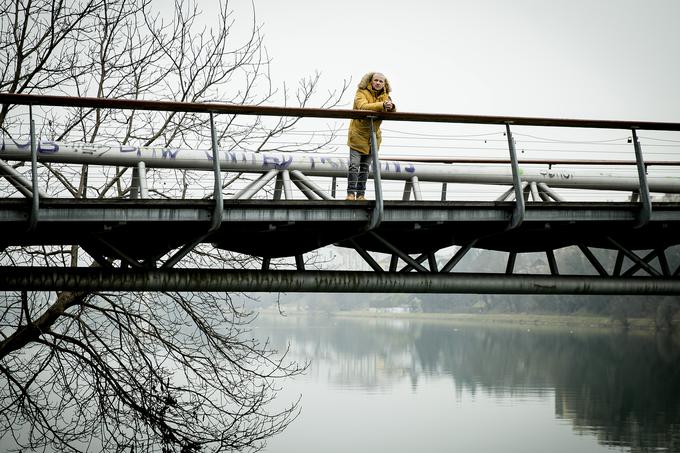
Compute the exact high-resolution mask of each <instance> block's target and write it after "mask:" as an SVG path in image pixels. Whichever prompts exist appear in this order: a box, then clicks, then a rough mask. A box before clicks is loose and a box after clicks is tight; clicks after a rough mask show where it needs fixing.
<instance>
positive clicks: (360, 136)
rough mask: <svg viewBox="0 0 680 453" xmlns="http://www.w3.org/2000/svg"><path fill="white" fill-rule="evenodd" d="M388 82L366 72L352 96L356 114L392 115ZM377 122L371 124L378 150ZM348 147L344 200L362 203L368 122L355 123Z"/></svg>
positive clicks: (367, 159)
mask: <svg viewBox="0 0 680 453" xmlns="http://www.w3.org/2000/svg"><path fill="white" fill-rule="evenodd" d="M390 91H392V90H391V89H390V82H389V81H388V80H387V78H386V77H385V76H384V75H383V74H381V73H379V72H369V73H368V74H366V75H364V76H363V77H362V79H361V82H359V85H358V89H357V92H356V94H355V95H354V106H353V108H354V109H355V110H372V111H375V112H394V111H396V109H397V108H396V106H395V105H394V103H393V102H392V98H391V97H390ZM380 123H381V121H380V120H374V121H373V127H374V128H375V136H376V139H377V144H376V145H377V146H378V147H380V142H381V133H380ZM347 145H348V146H349V168H348V171H347V198H346V200H365V199H366V198H365V196H364V193H365V192H366V180H367V179H368V167H369V165H370V164H371V158H372V156H371V122H370V120H369V119H354V120H352V122H351V123H350V125H349V133H348V134H347Z"/></svg>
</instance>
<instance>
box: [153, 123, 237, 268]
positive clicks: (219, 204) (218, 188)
mask: <svg viewBox="0 0 680 453" xmlns="http://www.w3.org/2000/svg"><path fill="white" fill-rule="evenodd" d="M210 138H211V141H212V152H213V174H214V177H215V185H214V187H213V199H214V200H215V208H214V209H213V215H212V221H211V222H210V228H209V229H208V231H206V232H205V233H203V234H202V235H200V236H199V237H197V238H196V239H194V240H193V241H192V242H190V243H187V244H184V246H182V248H181V249H179V250H178V251H177V253H175V254H174V255H172V256H171V257H170V258H168V260H167V261H166V262H165V263H163V266H162V267H163V268H170V267H173V266H174V265H175V264H177V263H178V262H179V260H181V259H182V258H184V257H185V256H186V255H187V254H188V253H189V252H190V251H192V250H193V249H194V247H196V245H197V244H198V243H200V242H201V241H202V240H203V239H205V238H206V237H208V236H209V235H210V233H212V232H213V231H216V230H217V229H218V228H219V227H220V225H222V216H223V213H224V200H223V198H222V173H221V172H220V151H219V148H218V145H217V132H216V131H215V121H214V119H213V113H212V112H210Z"/></svg>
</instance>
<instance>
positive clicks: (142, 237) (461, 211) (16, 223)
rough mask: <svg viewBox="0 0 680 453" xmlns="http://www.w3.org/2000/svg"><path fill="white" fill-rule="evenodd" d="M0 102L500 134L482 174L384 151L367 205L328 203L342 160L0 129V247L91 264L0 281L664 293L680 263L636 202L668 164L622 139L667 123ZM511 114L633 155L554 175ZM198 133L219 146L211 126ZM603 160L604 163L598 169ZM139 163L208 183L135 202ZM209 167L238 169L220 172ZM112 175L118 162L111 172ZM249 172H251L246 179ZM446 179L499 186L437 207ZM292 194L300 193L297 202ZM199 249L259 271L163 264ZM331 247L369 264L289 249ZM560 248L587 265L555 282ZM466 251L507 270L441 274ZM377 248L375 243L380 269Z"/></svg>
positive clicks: (654, 213) (678, 280)
mask: <svg viewBox="0 0 680 453" xmlns="http://www.w3.org/2000/svg"><path fill="white" fill-rule="evenodd" d="M0 102H3V103H11V104H33V105H56V106H78V107H89V108H113V109H138V110H139V109H148V110H164V111H179V112H205V113H206V114H207V113H210V115H211V123H212V120H213V115H215V114H257V115H272V116H298V117H328V118H372V119H374V118H378V119H387V118H389V119H390V120H396V121H436V122H465V123H481V124H498V125H502V126H503V127H504V131H505V133H506V135H507V141H508V153H509V159H508V160H507V162H506V167H505V168H502V169H498V168H497V167H494V168H489V169H487V168H486V167H485V164H489V163H494V164H498V163H499V161H497V160H494V161H492V160H490V159H487V160H486V161H485V160H484V159H468V160H464V159H462V160H460V161H459V162H457V163H454V164H450V163H433V162H422V161H418V160H417V159H411V160H407V161H404V160H401V159H399V158H390V159H388V160H382V161H381V162H380V163H379V164H378V163H377V161H376V162H374V164H375V165H374V166H373V175H374V181H375V201H367V202H345V201H335V200H334V198H335V187H336V178H337V177H342V176H343V175H344V174H345V171H346V170H345V169H346V165H347V163H346V159H344V157H343V158H338V157H336V156H333V155H327V156H322V155H309V154H299V153H291V154H284V153H248V152H227V151H224V150H222V151H221V152H220V153H217V154H214V153H212V151H207V152H205V151H195V150H193V151H191V150H162V149H153V148H133V147H121V146H113V147H112V146H104V145H89V144H62V143H53V142H38V141H37V140H36V139H32V141H31V142H24V143H22V142H20V141H16V142H15V141H13V140H10V139H8V138H7V137H5V138H4V139H3V145H2V148H1V149H0V172H1V174H2V175H3V176H5V178H6V181H7V182H9V183H11V184H12V185H11V186H10V185H9V184H6V185H5V186H4V187H6V188H7V191H6V193H7V194H8V195H7V196H4V197H3V198H2V199H0V224H1V225H2V227H1V228H2V236H1V237H0V245H2V246H3V247H10V246H21V247H28V246H38V245H40V246H43V245H44V246H51V245H78V246H80V247H81V248H82V250H84V251H85V252H87V254H88V255H89V256H90V257H91V259H92V260H93V261H94V262H96V263H98V264H99V266H96V267H77V268H54V267H49V268H47V267H45V268H36V267H21V266H18V267H4V268H2V269H0V288H2V289H60V290H61V289H87V290H93V289H116V290H126V289H135V290H143V289H153V290H181V289H185V290H192V291H193V290H246V291H258V290H259V291H273V290H286V291H295V290H299V291H354V292H361V291H375V292H390V291H392V292H494V293H581V292H583V293H608V294H614V293H617V294H637V293H644V294H680V265H679V264H678V263H676V262H674V261H673V260H674V259H675V255H676V254H677V253H675V254H674V253H673V252H677V247H676V246H678V245H680V235H678V233H677V232H678V231H680V203H677V202H669V201H665V202H662V201H654V202H652V197H651V195H650V192H664V193H680V180H679V179H678V178H677V174H678V172H677V170H678V168H680V161H647V162H645V160H644V159H643V154H642V147H641V145H640V142H639V140H638V137H637V131H638V130H665V131H680V124H675V123H641V122H637V123H635V122H611V121H579V120H550V119H531V118H500V117H469V116H459V115H428V114H409V113H394V114H377V113H374V112H360V111H347V110H316V109H285V108H275V107H246V106H229V105H217V104H179V103H164V102H146V101H121V100H102V99H85V98H77V99H76V98H65V97H33V96H24V95H10V94H0ZM371 121H372V120H371ZM511 124H512V125H527V126H547V125H551V126H562V127H577V128H578V127H586V128H607V129H627V130H630V131H632V132H631V133H632V140H631V142H632V144H631V147H632V148H633V151H634V153H635V156H636V159H635V160H634V161H630V162H621V161H609V162H606V161H597V162H595V161H590V162H584V161H581V162H577V161H572V162H559V164H560V165H565V164H572V167H575V168H577V169H575V170H574V169H570V168H571V167H560V168H564V170H560V171H559V172H555V171H554V170H553V165H555V164H556V162H551V161H541V162H518V160H517V156H516V152H515V149H514V140H513V136H512V131H511V128H510V125H511ZM513 127H514V126H513ZM212 143H213V149H217V148H218V147H217V140H216V138H215V134H214V131H213V139H212ZM213 156H217V157H218V158H217V159H213ZM12 161H25V162H31V164H32V165H31V168H32V171H30V172H27V174H22V173H21V172H20V170H21V169H20V168H15V166H12V165H10V163H9V162H12ZM38 162H41V163H43V164H45V165H51V164H53V163H59V164H68V165H74V164H80V165H92V166H94V165H97V166H102V168H104V169H106V168H108V169H110V170H113V169H115V168H123V169H126V168H132V169H133V172H132V176H133V177H132V180H131V182H130V184H129V186H128V187H127V192H126V193H127V198H104V197H102V198H98V199H76V198H74V197H72V196H71V197H69V198H63V197H54V196H52V193H53V192H51V190H52V191H53V187H48V186H46V185H45V182H46V181H48V180H50V179H54V178H48V177H46V176H44V173H43V176H41V173H40V169H39V168H38V166H37V164H38ZM520 164H521V167H520ZM586 164H590V165H589V166H588V165H586ZM595 165H596V166H595ZM614 165H615V166H616V168H617V172H615V173H609V172H607V171H606V170H602V169H603V168H605V167H606V166H614ZM651 166H655V167H664V168H666V169H670V170H669V171H670V173H666V174H663V173H662V174H660V175H653V174H648V171H647V170H648V169H649V168H650V167H651ZM626 167H627V168H626ZM153 168H160V169H186V170H191V171H200V170H210V171H212V172H213V175H214V178H213V181H214V184H213V190H211V191H208V192H205V191H204V192H200V190H199V192H200V193H197V194H194V195H195V197H194V198H192V199H186V198H173V199H163V198H158V197H151V196H149V193H150V192H149V187H148V186H149V181H148V179H147V177H146V174H147V171H148V169H153ZM629 169H630V170H629ZM674 170H675V172H674ZM116 171H117V170H116ZM116 171H113V173H116ZM223 171H229V172H236V173H238V175H240V176H241V177H240V178H230V179H227V178H223V176H222V172H223ZM667 171H668V170H667ZM123 173H124V172H118V173H117V174H116V176H115V178H120V177H121V175H122V174H123ZM247 174H256V175H258V176H257V177H255V178H252V177H251V178H250V179H248V178H247V177H245V175H247ZM322 178H325V179H322ZM329 178H332V179H331V181H332V183H331V190H330V191H326V190H324V189H323V188H322V187H323V186H324V184H325V183H324V182H320V181H329ZM111 179H112V180H113V179H114V177H111ZM399 181H401V183H402V184H403V191H402V190H401V189H400V193H399V199H387V197H385V191H384V189H385V187H387V186H388V185H395V184H397V183H398V182H399ZM114 183H115V182H111V184H114ZM425 183H430V184H434V183H438V184H439V185H440V187H441V196H440V197H439V200H437V201H435V200H424V197H423V195H422V191H421V186H422V185H423V184H425ZM453 183H466V184H487V185H490V186H506V187H503V189H502V190H505V189H506V188H507V186H509V189H508V190H507V191H505V192H504V193H502V194H501V195H500V196H498V197H497V198H496V199H495V200H485V201H467V200H466V201H450V200H447V184H453ZM52 184H54V182H52ZM229 184H232V187H236V190H235V194H234V196H233V197H232V198H231V199H228V200H224V199H223V188H224V187H225V186H227V185H229ZM294 187H295V188H297V189H299V193H301V194H302V195H304V199H299V198H300V197H299V196H298V192H294V190H293V188H294ZM559 188H568V189H588V190H593V189H608V190H612V189H613V190H620V191H631V192H634V195H635V197H634V198H633V199H634V200H635V201H619V202H604V201H596V202H593V201H588V202H585V201H578V202H569V201H565V200H564V198H563V196H562V195H560V193H559V192H558V191H557V190H556V189H559ZM3 190H4V189H3ZM41 192H44V193H42V194H41ZM263 193H268V194H269V195H268V198H267V199H262V197H261V194H263ZM14 194H23V195H24V197H23V198H20V197H17V196H14ZM33 194H36V196H33ZM47 195H50V196H47ZM296 197H297V198H296ZM530 200H531V201H530ZM638 200H639V201H638ZM199 243H209V244H213V245H214V246H215V247H217V248H219V249H224V250H228V251H231V252H238V253H242V254H245V255H251V256H255V257H258V262H259V263H261V265H260V266H259V267H260V269H245V270H244V269H240V270H214V269H203V270H201V269H176V265H177V264H178V263H179V262H180V261H181V260H182V259H183V258H184V257H185V256H186V255H187V254H188V253H190V252H191V251H192V250H193V249H194V247H195V246H196V245H197V244H199ZM330 244H337V245H340V246H343V247H349V248H352V249H354V250H356V252H357V253H358V254H359V255H360V256H361V257H362V258H363V259H364V260H365V262H366V263H367V266H368V267H370V268H371V269H372V270H373V272H356V271H353V270H346V271H309V270H305V264H304V254H305V253H307V252H311V251H314V250H317V249H319V248H321V247H324V246H327V245H330ZM450 246H458V248H457V249H455V253H448V251H442V250H443V249H447V248H448V247H450ZM566 246H576V247H577V248H578V249H579V250H580V252H581V253H582V254H583V256H584V257H585V258H586V259H587V261H588V262H589V263H590V264H591V266H592V268H591V272H590V274H591V275H588V276H581V275H570V276H564V275H560V274H561V272H560V268H559V265H558V261H557V260H556V258H555V254H554V251H555V250H556V249H559V248H562V247H566ZM473 248H477V249H487V250H498V251H503V252H507V256H508V258H507V262H506V263H505V266H504V267H505V269H506V272H505V273H503V274H488V273H476V274H475V273H456V272H455V271H456V266H457V265H458V264H459V262H460V260H461V259H462V258H463V257H464V256H465V255H466V253H468V252H469V251H470V250H471V249H473ZM593 248H602V249H609V250H613V251H615V252H616V260H615V263H613V266H610V265H607V263H604V262H603V261H602V260H601V259H598V255H599V253H598V252H595V253H594V252H593V250H592V249H593ZM525 252H541V253H543V254H544V256H545V259H546V260H547V262H548V265H549V268H550V274H546V275H526V274H524V275H522V274H516V273H514V264H515V259H516V257H517V254H520V253H525ZM381 254H387V256H388V258H385V259H386V260H387V261H389V263H388V262H387V261H383V259H382V258H381V257H382V255H381ZM278 257H290V258H291V261H292V259H293V258H294V260H295V266H296V269H297V270H294V271H290V270H288V271H285V270H277V269H275V266H273V264H274V263H273V262H272V260H273V259H275V258H278ZM3 264H4V265H7V264H8V263H3Z"/></svg>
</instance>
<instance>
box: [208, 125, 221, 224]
mask: <svg viewBox="0 0 680 453" xmlns="http://www.w3.org/2000/svg"><path fill="white" fill-rule="evenodd" d="M210 138H211V142H212V151H213V152H212V154H213V175H214V177H215V185H214V188H213V199H214V200H215V210H214V211H213V218H212V223H211V225H210V230H208V233H212V232H213V231H215V230H216V229H218V228H219V227H220V225H221V224H222V214H223V212H224V200H223V198H222V173H221V168H220V150H219V146H218V144H217V132H216V131H215V120H214V115H213V113H212V112H211V113H210Z"/></svg>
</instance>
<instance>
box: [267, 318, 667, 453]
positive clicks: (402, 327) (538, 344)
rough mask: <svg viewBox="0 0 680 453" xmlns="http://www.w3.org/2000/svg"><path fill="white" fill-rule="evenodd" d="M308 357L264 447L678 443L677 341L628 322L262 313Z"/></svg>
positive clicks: (572, 447)
mask: <svg viewBox="0 0 680 453" xmlns="http://www.w3.org/2000/svg"><path fill="white" fill-rule="evenodd" d="M254 327H255V332H256V333H257V336H259V337H267V336H268V337H270V339H271V341H272V342H273V344H274V345H275V346H277V347H279V348H281V347H284V345H286V344H290V357H291V358H295V359H299V360H310V361H311V367H310V370H309V371H308V373H307V374H306V375H304V376H299V377H297V378H295V379H292V380H290V381H288V382H287V383H286V384H285V388H284V390H283V391H282V392H281V394H280V397H279V401H281V402H284V401H288V402H290V401H291V400H292V399H294V398H296V397H297V396H298V395H302V403H301V404H302V412H301V414H300V416H299V417H298V419H297V420H295V421H294V422H293V424H292V425H291V426H289V428H288V429H287V430H286V431H285V432H284V433H283V434H281V435H279V436H277V437H275V438H273V439H271V440H270V441H269V444H268V446H267V448H266V450H265V451H266V452H271V453H282V452H319V451H324V452H343V453H346V452H410V453H411V452H421V451H422V452H454V451H455V452H466V453H467V452H518V453H519V452H522V453H527V452H537V453H538V452H540V453H545V452H565V453H566V452H569V453H573V452H582V453H588V452H611V451H626V452H627V451H633V452H648V451H669V452H680V347H679V346H678V345H677V344H675V345H674V344H673V342H672V341H671V340H670V339H669V338H667V337H666V338H664V337H656V338H655V337H654V336H649V337H645V336H638V335H632V334H629V335H626V334H623V333H606V334H605V333H583V332H578V331H576V332H574V333H572V332H569V331H568V330H566V331H558V330H545V329H527V328H526V327H524V328H519V327H516V328H514V327H513V328H502V327H485V326H482V327H480V326H470V325H466V324H448V323H432V322H423V321H402V320H370V319H360V320H354V319H350V320H343V319H336V318H326V317H299V316H290V317H286V318H283V317H280V316H273V315H272V316H270V315H267V316H261V317H260V318H259V319H258V320H257V321H256V323H255V326H254Z"/></svg>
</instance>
